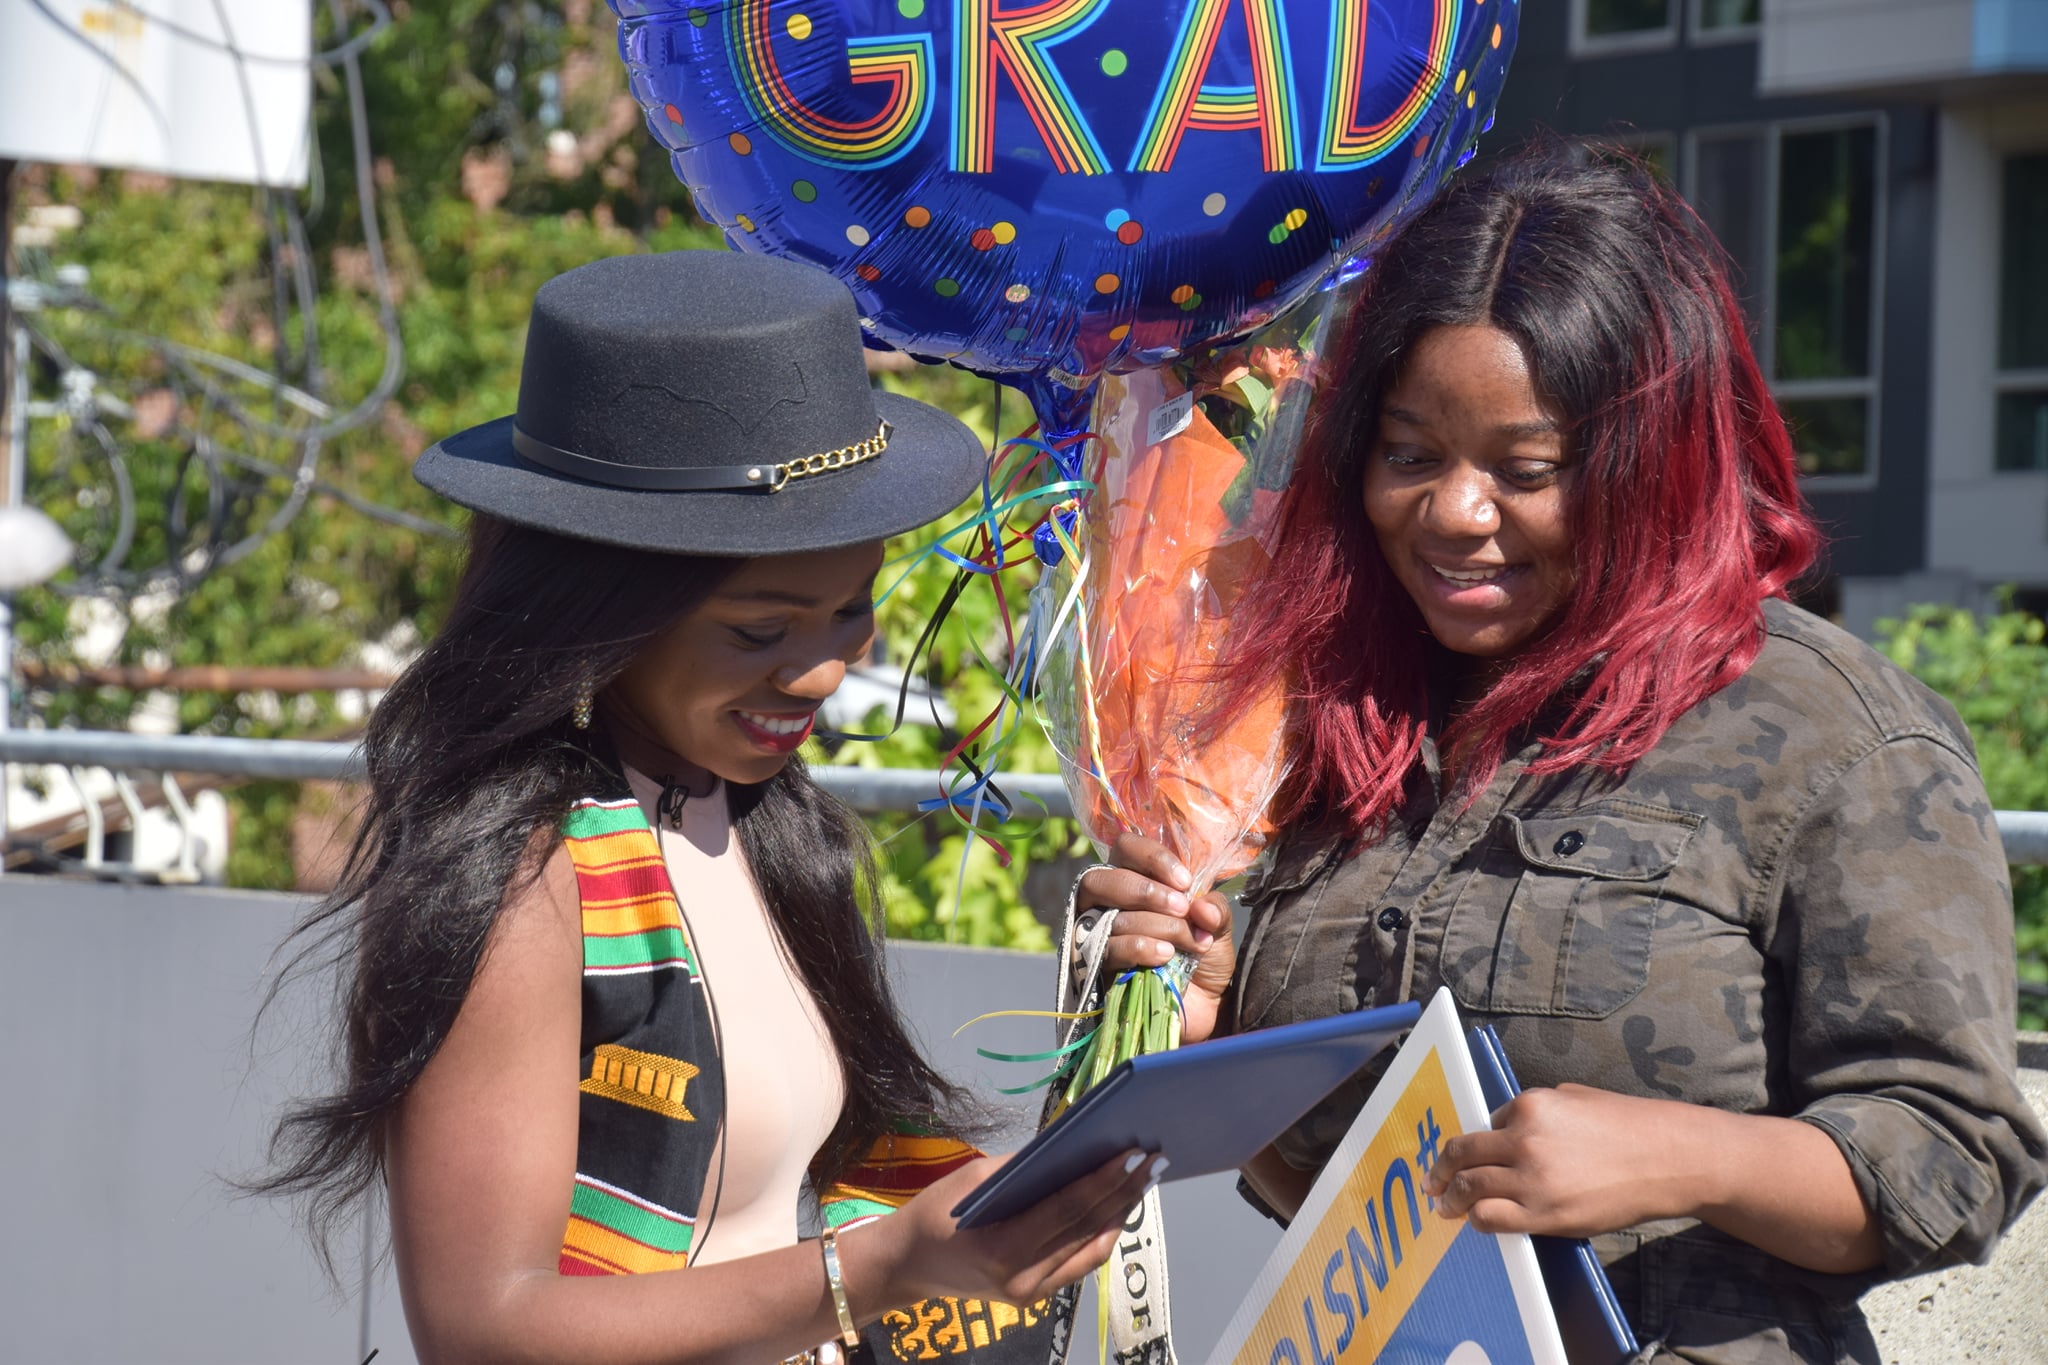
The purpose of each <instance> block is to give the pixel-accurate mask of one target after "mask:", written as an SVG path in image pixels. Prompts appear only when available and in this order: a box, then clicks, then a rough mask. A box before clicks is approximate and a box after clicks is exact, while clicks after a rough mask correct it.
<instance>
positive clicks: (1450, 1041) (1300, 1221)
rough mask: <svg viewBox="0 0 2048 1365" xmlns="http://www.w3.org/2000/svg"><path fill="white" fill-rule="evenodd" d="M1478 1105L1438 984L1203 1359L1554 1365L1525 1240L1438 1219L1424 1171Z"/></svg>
mask: <svg viewBox="0 0 2048 1365" xmlns="http://www.w3.org/2000/svg"><path fill="white" fill-rule="evenodd" d="M1486 1113H1487V1111H1486V1107H1485V1102H1484V1100H1483V1099H1482V1098H1481V1097H1480V1094H1479V1082H1478V1078H1477V1076H1476V1074H1475V1073H1474V1071H1473V1069H1472V1061H1471V1055H1470V1054H1469V1053H1468V1052H1467V1051H1466V1050H1465V1043H1464V1040H1463V1038H1462V1036H1461V1034H1460V1032H1459V1028H1458V1019H1457V1010H1456V1007H1455V1006H1454V1005H1453V1004H1452V1003H1451V1000H1450V997H1449V995H1448V994H1444V993H1439V995H1438V997H1437V999H1436V1000H1435V1001H1434V1002H1432V1003H1431V1005H1430V1007H1429V1009H1428V1010H1427V1011H1425V1012H1424V1014H1423V1017H1422V1021H1421V1023H1419V1024H1418V1025H1417V1026H1416V1028H1415V1031H1414V1032H1413V1033H1412V1034H1410V1035H1409V1038H1408V1041H1407V1042H1406V1043H1404V1044H1403V1045H1402V1048H1401V1051H1400V1053H1399V1054H1398V1055H1397V1056H1396V1057H1395V1059H1394V1062H1393V1064H1392V1065H1391V1066H1390V1067H1389V1069H1388V1071H1387V1075H1386V1077H1385V1078H1384V1079H1383V1080H1382V1081H1381V1082H1380V1084H1379V1087H1378V1088H1377V1089H1376V1090H1375V1091H1374V1092H1373V1097H1372V1100H1371V1101H1370V1102H1369V1103H1368V1104H1367V1106H1366V1108H1365V1110H1364V1111H1363V1112H1362V1113H1361V1114H1360V1115H1359V1118H1358V1120H1357V1122H1356V1123H1355V1124H1354V1125H1353V1127H1352V1130H1351V1132H1350V1134H1349V1135H1348V1136H1347V1137H1346V1138H1345V1140H1344V1142H1343V1144H1342V1145H1341V1146H1340V1147H1339V1148H1338V1149H1337V1153H1336V1155H1335V1156H1334V1157H1333V1158H1332V1160H1331V1162H1330V1164H1329V1165H1328V1166H1327V1167H1326V1168H1325V1169H1324V1172H1323V1175H1322V1177H1321V1179H1319V1180H1318V1181H1317V1182H1316V1186H1315V1188H1314V1189H1313V1190H1312V1191H1311V1192H1310V1194H1309V1198H1308V1200H1307V1202H1306V1203H1304V1205H1303V1206H1302V1209H1301V1212H1300V1214H1299V1215H1298V1216H1297V1217H1296V1218H1295V1220H1294V1223H1293V1226H1291V1227H1290V1228H1289V1229H1288V1232H1287V1236H1286V1237H1285V1238H1283V1239H1282V1241H1281V1243H1280V1246H1279V1248H1278V1249H1277V1250H1276V1251H1275V1252H1274V1253H1273V1257H1272V1259H1271V1260H1270V1261H1269V1262H1268V1263H1267V1265H1266V1268H1265V1270H1264V1271H1263V1272H1262V1273H1261V1274H1260V1276H1259V1278H1258V1280H1257V1281H1256V1282H1255V1283H1254V1286H1253V1289H1252V1292H1251V1294H1250V1295H1249V1296H1248V1297H1247V1298H1246V1300H1245V1304H1244V1306H1243V1307H1242V1308H1240V1309H1239V1310H1238V1315H1237V1317H1236V1319H1235V1320H1234V1321H1233V1322H1232V1323H1231V1326H1230V1329H1229V1330H1228V1331H1227V1332H1226V1333H1225V1334H1224V1342H1223V1345H1222V1347H1221V1348H1220V1349H1219V1350H1218V1351H1217V1353H1216V1354H1215V1355H1214V1356H1212V1357H1211V1365H1221V1363H1222V1362H1226V1361H1228V1362H1235V1365H1366V1362H1377V1365H1564V1360H1565V1356H1564V1346H1563V1343H1562V1342H1561V1340H1560V1339H1559V1336H1558V1330H1557V1323H1556V1321H1555V1319H1554V1318H1553V1317H1552V1315H1551V1310H1550V1305H1549V1302H1548V1300H1547V1299H1546V1298H1545V1296H1544V1292H1543V1282H1542V1277H1541V1274H1540V1272H1539V1271H1538V1270H1537V1268H1536V1260H1535V1253H1534V1250H1533V1249H1532V1248H1531V1246H1530V1243H1529V1239H1528V1238H1526V1237H1520V1236H1494V1235H1491V1234H1487V1233H1481V1232H1475V1231H1474V1230H1473V1229H1472V1228H1471V1227H1470V1226H1468V1225H1467V1224H1466V1223H1465V1221H1464V1220H1463V1219H1457V1220H1452V1219H1448V1218H1444V1217H1442V1216H1440V1215H1439V1214H1438V1213H1437V1212H1436V1209H1435V1206H1434V1201H1432V1200H1431V1199H1430V1198H1429V1196H1428V1194H1427V1193H1426V1192H1425V1190H1424V1177H1425V1176H1426V1175H1427V1174H1428V1171H1429V1168H1430V1166H1431V1165H1432V1164H1434V1162H1435V1160H1436V1155H1437V1153H1438V1152H1439V1151H1441V1150H1442V1147H1443V1144H1444V1143H1445V1142H1446V1141H1447V1140H1448V1139H1450V1138H1451V1137H1452V1136H1454V1135H1456V1134H1458V1133H1460V1132H1465V1131H1468V1130H1470V1129H1474V1128H1482V1127H1484V1126H1485V1125H1486V1121H1487V1119H1486Z"/></svg>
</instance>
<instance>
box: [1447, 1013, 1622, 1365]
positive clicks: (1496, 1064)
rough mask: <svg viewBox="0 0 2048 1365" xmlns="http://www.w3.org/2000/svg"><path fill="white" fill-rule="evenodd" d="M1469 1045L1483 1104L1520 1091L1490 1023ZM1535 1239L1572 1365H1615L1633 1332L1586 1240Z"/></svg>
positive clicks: (1492, 1106)
mask: <svg viewBox="0 0 2048 1365" xmlns="http://www.w3.org/2000/svg"><path fill="white" fill-rule="evenodd" d="M1465 1037H1466V1041H1467V1042H1468V1043H1470V1044H1471V1047H1472V1066H1473V1068H1474V1069H1475V1070H1477V1071H1478V1072H1479V1092H1480V1093H1481V1094H1482V1095H1484V1096H1485V1097H1486V1107H1487V1108H1488V1109H1489V1110H1492V1109H1498V1108H1500V1107H1501V1106H1502V1105H1504V1104H1506V1103H1507V1102H1508V1101H1509V1100H1511V1099H1513V1098H1514V1097H1515V1096H1517V1095H1519V1094H1521V1093H1522V1086H1521V1083H1520V1082H1519V1081H1517V1080H1516V1079H1515V1072H1514V1068H1512V1067H1510V1066H1509V1065H1508V1054H1507V1049H1506V1048H1504V1047H1502V1046H1501V1041H1500V1035H1499V1034H1497V1033H1495V1032H1494V1031H1493V1025H1491V1024H1481V1025H1480V1026H1479V1027H1478V1028H1475V1029H1472V1030H1471V1031H1470V1032H1468V1033H1467V1034H1466V1035H1465ZM1529 1240H1530V1241H1531V1242H1533V1243H1535V1245H1536V1264H1537V1265H1538V1266H1539V1267H1540V1268H1541V1269H1542V1271H1543V1288H1544V1290H1545V1292H1547V1293H1548V1294H1549V1296H1550V1311H1551V1313H1552V1314H1554V1315H1555V1316H1556V1318H1557V1330H1558V1335H1560V1336H1562V1337H1563V1338H1564V1353H1565V1356H1566V1358H1568V1359H1569V1360H1570V1361H1571V1363H1572V1365H1621V1362H1623V1361H1625V1360H1627V1359H1628V1358H1629V1357H1630V1356H1633V1355H1634V1354H1635V1353H1636V1349H1637V1348H1636V1334H1635V1332H1634V1331H1633V1330H1631V1329H1630V1327H1629V1325H1628V1319H1627V1318H1626V1317H1624V1316H1623V1315H1622V1311H1621V1305H1620V1303H1618V1302H1617V1301H1616V1300H1615V1297H1614V1286H1613V1285H1611V1284H1609V1283H1608V1282H1607V1272H1606V1271H1605V1270H1604V1269H1602V1268H1601V1266H1600V1258H1599V1257H1598V1256H1596V1255H1594V1254H1593V1244H1592V1243H1591V1242H1586V1241H1580V1240H1577V1239H1575V1238H1570V1237H1531V1238H1530V1239H1529Z"/></svg>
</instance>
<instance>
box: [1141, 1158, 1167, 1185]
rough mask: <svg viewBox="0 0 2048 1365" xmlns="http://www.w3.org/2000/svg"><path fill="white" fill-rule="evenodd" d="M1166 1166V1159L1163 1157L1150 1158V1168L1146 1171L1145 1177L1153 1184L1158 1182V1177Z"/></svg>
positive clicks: (1163, 1173)
mask: <svg viewBox="0 0 2048 1365" xmlns="http://www.w3.org/2000/svg"><path fill="white" fill-rule="evenodd" d="M1166 1167H1167V1160H1166V1158H1165V1157H1163V1156H1162V1157H1154V1158H1153V1160H1152V1169H1151V1170H1150V1171H1148V1172H1146V1178H1147V1179H1149V1180H1150V1181H1151V1182H1152V1183H1153V1184H1155V1185H1157V1184H1158V1183H1159V1178H1160V1177H1161V1176H1163V1175H1165V1174H1166Z"/></svg>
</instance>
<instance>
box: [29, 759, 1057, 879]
mask: <svg viewBox="0 0 2048 1365" xmlns="http://www.w3.org/2000/svg"><path fill="white" fill-rule="evenodd" d="M11 763H19V764H32V765H37V766H41V767H49V768H56V769H58V770H60V771H61V772H63V774H64V775H65V778H66V779H67V780H68V781H69V783H70V784H71V786H72V788H73V789H74V790H75V791H76V792H77V794H78V799H79V803H80V806H81V808H82V815H81V818H82V819H83V821H84V825H85V829H84V835H85V849H84V856H83V858H82V859H81V866H82V868H83V870H85V871H88V872H93V873H96V874H100V875H105V876H114V877H129V876H147V877H150V878H151V879H154V880H163V881H196V880H198V874H197V869H196V866H195V861H194V850H195V842H194V837H193V827H192V808H191V805H190V803H189V802H188V801H187V800H186V799H185V795H184V792H183V790H182V789H181V788H180V787H179V786H178V783H177V780H176V778H175V777H173V776H172V774H174V773H188V774H189V773H205V774H211V775H214V776H222V777H237V778H268V779H277V780H283V781H293V782H355V781H361V780H362V778H363V755H362V750H361V749H360V748H358V747H357V746H356V745H354V744H348V743H342V742H339V741H331V740H306V739H236V738H231V737H226V736H218V735H135V734H128V733H125V732H122V731H115V730H5V731H0V769H4V767H5V765H7V764H11ZM94 768H99V769H104V770H106V771H107V772H109V773H111V774H112V775H113V779H114V791H115V797H116V799H118V800H119V802H120V804H121V807H122V808H123V810H125V811H126V813H127V815H128V819H129V822H130V828H131V829H132V828H135V827H137V826H139V825H140V823H141V819H142V801H141V798H140V796H139V794H138V792H137V790H136V787H135V784H134V781H133V779H132V776H131V775H132V774H135V773H151V774H157V775H158V781H159V782H160V784H161V789H162V792H163V799H164V804H165V806H166V807H167V808H168V810H169V812H170V815H171V818H172V822H173V823H174V824H175V826H176V828H177V830H178V834H179V850H178V853H177V855H176V858H175V861H174V863H173V864H172V865H171V866H170V867H169V868H165V869H143V868H138V867H135V866H133V865H131V864H128V863H123V862H119V861H115V860H110V859H109V858H108V857H107V855H106V834H107V829H106V817H105V806H104V804H103V801H102V799H101V798H98V797H94V796H91V795H90V794H89V793H88V792H87V790H86V773H87V771H88V770H90V769H94ZM811 775H812V776H813V777H815V778H816V779H817V781H818V784H819V785H820V786H822V787H824V788H825V790H827V791H829V792H831V793H832V794H833V795H834V796H836V797H838V798H839V799H840V800H841V801H844V802H845V803H846V804H847V805H849V806H851V807H853V808H854V809H855V810H857V811H861V812H863V813H866V814H873V813H878V812H885V811H899V812H906V813H908V812H914V811H916V810H917V809H918V807H919V803H920V802H923V801H927V800H930V799H932V798H934V797H938V796H940V795H941V794H942V793H941V791H940V788H939V779H938V775H937V774H936V773H934V772H932V771H931V770H930V769H925V768H854V767H839V766H833V765H826V764H820V765H818V766H816V767H813V768H812V769H811ZM998 785H999V786H1000V787H1001V788H1002V790H1003V793H1004V795H1005V796H1007V797H1009V798H1010V799H1011V801H1013V802H1017V803H1022V804H1024V805H1026V806H1027V807H1028V808H1029V810H1030V811H1032V812H1033V813H1040V811H1041V806H1040V803H1043V807H1042V813H1044V814H1049V815H1057V816H1067V815H1072V814H1073V813H1074V807H1073V802H1072V801H1071V800H1069V799H1068V796H1067V789H1066V788H1065V787H1064V786H1063V785H1062V784H1061V782H1060V779H1059V778H1057V777H1055V776H1052V775H1050V774H1046V773H1006V774H1004V775H1002V777H1000V778H999V779H998ZM0 810H4V808H0ZM6 833H7V826H6V824H5V823H4V820H0V838H4V836H5V834H6Z"/></svg>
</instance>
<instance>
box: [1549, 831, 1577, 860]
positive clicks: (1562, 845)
mask: <svg viewBox="0 0 2048 1365" xmlns="http://www.w3.org/2000/svg"><path fill="white" fill-rule="evenodd" d="M1585 846H1586V836H1585V835H1583V834H1581V833H1579V832H1578V831H1577V830H1575V829H1568V830H1566V831H1565V832H1564V833H1562V834H1560V835H1558V836H1557V842H1556V843H1555V844H1553V845H1552V846H1551V851H1552V852H1554V853H1555V854H1557V856H1558V857H1560V858H1569V857H1571V856H1572V855H1573V854H1574V853H1577V852H1578V851H1579V850H1580V849H1582V848H1584V847H1585Z"/></svg>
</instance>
